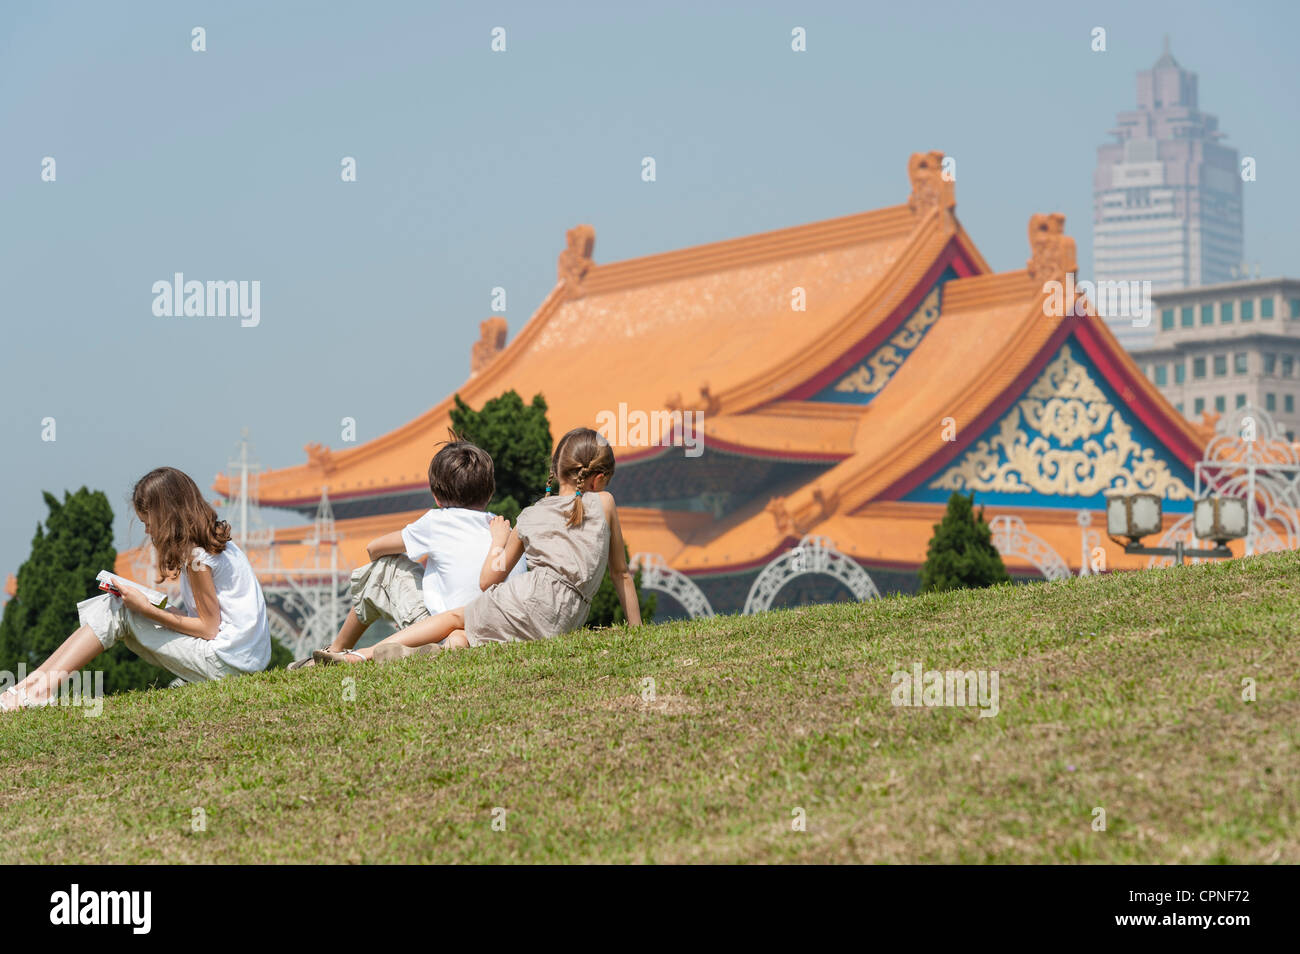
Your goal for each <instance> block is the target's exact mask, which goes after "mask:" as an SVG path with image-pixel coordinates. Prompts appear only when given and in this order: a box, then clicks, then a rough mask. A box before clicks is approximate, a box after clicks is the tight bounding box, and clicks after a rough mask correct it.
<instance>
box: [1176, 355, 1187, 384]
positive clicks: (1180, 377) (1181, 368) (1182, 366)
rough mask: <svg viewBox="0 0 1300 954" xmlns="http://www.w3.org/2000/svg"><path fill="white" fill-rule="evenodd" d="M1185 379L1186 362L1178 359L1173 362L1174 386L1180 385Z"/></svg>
mask: <svg viewBox="0 0 1300 954" xmlns="http://www.w3.org/2000/svg"><path fill="white" fill-rule="evenodd" d="M1186 379H1187V362H1185V361H1183V359H1182V358H1179V359H1178V360H1177V361H1176V362H1174V384H1182V383H1183V381H1185V380H1186Z"/></svg>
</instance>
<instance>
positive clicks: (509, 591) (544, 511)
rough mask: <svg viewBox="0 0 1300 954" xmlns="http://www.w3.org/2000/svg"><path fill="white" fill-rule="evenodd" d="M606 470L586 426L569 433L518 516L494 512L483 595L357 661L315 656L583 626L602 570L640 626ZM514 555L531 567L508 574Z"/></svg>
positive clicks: (609, 453)
mask: <svg viewBox="0 0 1300 954" xmlns="http://www.w3.org/2000/svg"><path fill="white" fill-rule="evenodd" d="M613 476H614V452H613V450H612V449H611V448H610V446H609V442H608V441H606V440H605V439H604V438H603V437H601V436H600V435H599V434H597V433H596V432H595V431H593V430H592V429H591V428H587V427H579V428H575V429H574V430H571V431H569V433H567V434H565V435H564V436H563V437H562V438H560V442H559V443H558V444H557V445H556V446H555V454H554V455H553V456H552V458H551V476H550V480H549V482H548V483H547V487H546V494H547V495H546V496H545V497H544V498H542V500H540V501H538V502H537V503H535V504H534V505H533V506H531V507H528V508H526V509H525V510H524V511H523V512H522V513H521V514H519V520H518V521H517V522H516V525H515V528H514V529H513V530H511V529H510V522H509V521H508V520H506V519H505V518H504V517H495V518H493V520H492V524H491V531H492V547H491V549H490V551H489V552H488V556H487V559H486V560H485V561H484V562H483V569H482V571H481V573H480V576H479V581H480V584H481V585H482V586H483V594H482V595H481V596H479V597H478V598H477V599H475V600H474V601H473V602H471V603H470V604H469V605H468V606H462V607H458V608H457V609H453V610H449V611H448V612H446V613H439V614H438V615H436V616H431V617H428V618H427V619H423V620H420V621H419V622H417V623H414V624H412V625H411V626H408V627H407V628H406V629H403V630H400V631H398V632H396V633H394V634H393V635H392V636H390V637H388V639H386V640H384V641H383V642H381V643H376V644H375V645H374V646H372V647H370V649H363V650H361V651H360V656H361V658H358V657H357V655H356V654H349V655H347V656H344V655H343V654H340V653H330V652H327V651H325V650H321V651H318V652H317V653H315V654H314V657H315V658H316V660H317V662H322V663H331V662H361V661H363V660H364V659H381V660H382V659H389V658H395V657H399V656H404V655H409V654H410V653H412V652H415V651H425V652H428V651H431V650H436V649H450V648H456V647H464V646H482V645H484V644H486V643H510V642H519V641H522V640H529V639H549V638H550V637H552V636H559V635H561V634H562V633H567V632H571V631H572V630H575V629H577V628H578V627H579V626H581V625H582V624H583V623H585V622H586V620H587V613H588V612H589V611H590V609H591V598H592V596H593V595H594V594H595V592H596V589H597V588H598V587H599V586H600V583H601V580H602V578H603V577H604V575H605V569H606V567H608V568H609V574H610V577H611V579H612V580H613V581H614V589H615V592H616V593H617V594H618V600H619V603H621V604H622V606H623V612H624V613H625V614H626V615H627V619H628V622H629V623H630V624H631V625H633V626H640V625H641V610H640V607H639V605H638V604H637V597H636V587H635V586H634V584H633V582H632V574H631V572H630V571H629V569H628V566H627V559H626V557H625V555H624V546H623V531H622V529H621V528H620V527H619V522H618V510H617V509H616V508H615V506H614V497H613V495H612V494H610V493H609V491H607V490H606V489H605V488H606V487H607V486H609V482H610V480H611V479H612V478H613ZM521 556H526V557H527V559H528V572H527V573H524V574H522V575H516V576H514V577H511V578H510V579H507V578H506V577H507V575H508V574H509V573H510V571H511V570H512V569H514V566H515V564H516V563H518V562H519V558H520V557H521Z"/></svg>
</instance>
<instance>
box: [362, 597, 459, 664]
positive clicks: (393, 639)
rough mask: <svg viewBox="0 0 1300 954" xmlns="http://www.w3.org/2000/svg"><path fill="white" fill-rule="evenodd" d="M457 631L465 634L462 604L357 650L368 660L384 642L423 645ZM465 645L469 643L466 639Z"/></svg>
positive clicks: (440, 639) (413, 645) (437, 641)
mask: <svg viewBox="0 0 1300 954" xmlns="http://www.w3.org/2000/svg"><path fill="white" fill-rule="evenodd" d="M457 632H459V633H460V634H461V638H462V639H463V638H464V635H465V608H464V607H463V606H462V607H460V608H458V609H454V610H448V611H447V612H445V613H439V614H438V615H437V616H430V617H428V618H427V619H422V620H420V621H419V622H418V623H412V624H411V625H410V626H408V627H406V629H399V630H398V631H397V632H395V633H393V635H391V636H389V637H388V638H387V639H385V640H383V641H381V642H378V643H375V645H374V646H371V647H369V648H368V649H362V650H359V652H360V653H361V655H362V657H364V658H365V659H367V660H369V659H373V658H374V657H375V649H376V648H377V647H379V646H383V645H384V644H389V645H392V644H393V643H398V644H400V645H402V646H411V647H415V646H425V645H428V644H429V643H440V642H442V641H443V640H444V639H446V638H447V637H448V636H450V635H452V634H453V633H457ZM465 645H466V646H468V645H469V643H468V641H467V642H466V643H465ZM359 661H360V660H358V662H359Z"/></svg>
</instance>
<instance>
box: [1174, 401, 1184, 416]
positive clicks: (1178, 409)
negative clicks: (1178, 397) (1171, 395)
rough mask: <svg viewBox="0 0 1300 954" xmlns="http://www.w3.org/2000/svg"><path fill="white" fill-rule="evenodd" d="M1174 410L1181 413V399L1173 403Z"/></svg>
mask: <svg viewBox="0 0 1300 954" xmlns="http://www.w3.org/2000/svg"><path fill="white" fill-rule="evenodd" d="M1174 410H1175V411H1177V412H1178V413H1179V414H1182V413H1183V402H1182V401H1179V402H1178V403H1177V404H1175V405H1174Z"/></svg>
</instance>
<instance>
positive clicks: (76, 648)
mask: <svg viewBox="0 0 1300 954" xmlns="http://www.w3.org/2000/svg"><path fill="white" fill-rule="evenodd" d="M103 651H104V646H103V644H102V643H100V641H99V637H98V636H96V635H95V631H94V630H93V629H91V628H90V627H89V626H79V627H77V629H76V630H74V631H73V633H72V635H71V636H69V637H68V638H67V639H65V640H64V641H63V645H61V646H60V647H59V648H58V649H56V650H54V652H52V653H51V654H50V658H49V659H47V660H45V662H43V663H41V664H40V665H39V666H37V667H36V668H35V669H33V670H32V672H31V674H30V675H28V677H27V678H26V679H24V680H23V681H22V682H20V683H19V684H18V689H19V690H20V691H23V692H26V693H27V695H28V697H29V698H30V699H31V700H32V701H33V702H39V701H41V700H42V699H45V698H46V697H47V696H48V695H49V694H50V691H51V689H52V688H53V685H52V684H57V683H58V682H59V681H60V680H61V679H63V678H66V677H67V676H68V675H69V674H70V673H74V672H76V671H77V670H79V669H81V668H82V667H83V666H85V665H86V664H87V663H88V662H90V661H91V660H92V659H94V658H95V657H96V656H98V655H99V654H100V653H102V652H103Z"/></svg>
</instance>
